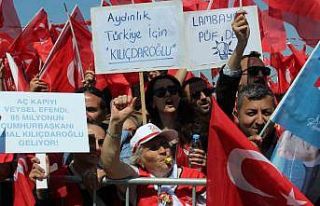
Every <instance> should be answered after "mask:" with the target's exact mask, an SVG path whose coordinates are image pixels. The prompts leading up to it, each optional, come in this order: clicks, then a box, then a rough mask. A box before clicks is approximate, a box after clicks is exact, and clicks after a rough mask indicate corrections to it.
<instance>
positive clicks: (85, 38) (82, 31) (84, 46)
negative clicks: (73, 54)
mask: <svg viewBox="0 0 320 206" xmlns="http://www.w3.org/2000/svg"><path fill="white" fill-rule="evenodd" d="M70 21H71V24H72V28H73V31H74V35H75V40H76V42H77V45H78V49H79V54H80V59H81V63H82V68H83V72H84V73H85V72H86V71H87V70H93V67H94V61H93V60H94V56H93V51H92V47H91V45H92V35H91V32H90V31H89V30H88V29H87V27H86V26H83V25H82V24H81V23H80V22H79V21H77V20H76V19H75V18H73V17H70Z"/></svg>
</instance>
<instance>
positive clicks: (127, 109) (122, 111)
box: [110, 95, 137, 124]
mask: <svg viewBox="0 0 320 206" xmlns="http://www.w3.org/2000/svg"><path fill="white" fill-rule="evenodd" d="M136 99H137V98H136V97H133V98H132V97H131V96H127V95H120V96H118V97H117V98H114V99H113V100H112V101H111V116H110V122H113V123H116V124H118V123H123V122H124V121H125V120H126V119H127V118H128V116H129V115H130V114H131V113H132V112H133V110H134V105H135V102H136Z"/></svg>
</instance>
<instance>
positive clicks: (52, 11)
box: [14, 0, 100, 26]
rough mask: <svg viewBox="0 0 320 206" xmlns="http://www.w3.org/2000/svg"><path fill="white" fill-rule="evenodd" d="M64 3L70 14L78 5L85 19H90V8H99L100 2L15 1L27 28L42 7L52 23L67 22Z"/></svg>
mask: <svg viewBox="0 0 320 206" xmlns="http://www.w3.org/2000/svg"><path fill="white" fill-rule="evenodd" d="M64 3H66V5H67V9H68V12H69V13H71V11H72V9H73V8H74V6H75V5H78V6H79V8H80V10H81V12H82V13H83V15H84V17H85V19H89V18H90V7H95V6H99V5H100V0H64V1H62V0H14V5H15V7H16V10H17V13H18V16H19V18H20V21H21V25H22V26H25V25H26V24H27V23H28V22H29V21H30V20H31V18H32V17H33V16H34V15H35V14H36V12H37V11H39V9H40V8H41V7H43V8H44V9H45V10H46V12H47V13H48V16H49V21H50V22H51V23H64V22H65V21H66V20H67V15H66V12H65V9H64Z"/></svg>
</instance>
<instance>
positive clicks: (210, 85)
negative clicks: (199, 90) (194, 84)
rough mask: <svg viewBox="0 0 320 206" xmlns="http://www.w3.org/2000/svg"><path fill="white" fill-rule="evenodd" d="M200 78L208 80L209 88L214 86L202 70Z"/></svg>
mask: <svg viewBox="0 0 320 206" xmlns="http://www.w3.org/2000/svg"><path fill="white" fill-rule="evenodd" d="M200 78H201V79H203V80H204V81H205V82H206V85H207V87H208V88H213V85H212V83H211V82H210V81H209V79H208V78H207V77H206V76H205V75H204V74H203V73H202V72H200Z"/></svg>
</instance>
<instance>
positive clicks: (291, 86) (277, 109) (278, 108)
mask: <svg viewBox="0 0 320 206" xmlns="http://www.w3.org/2000/svg"><path fill="white" fill-rule="evenodd" d="M319 45H320V41H319V42H318V44H317V46H316V47H315V48H314V49H313V51H312V53H311V55H310V56H312V55H313V54H314V52H315V51H316V50H317V48H318V47H319ZM309 61H311V58H308V59H307V61H306V63H305V64H304V65H303V67H302V69H301V70H300V71H299V73H298V75H297V77H296V78H295V79H294V81H293V82H292V84H291V85H290V87H289V89H288V90H287V92H286V93H285V95H284V96H283V98H282V99H281V101H280V103H279V104H278V106H277V107H276V109H275V110H274V111H273V113H272V115H271V117H270V118H269V120H268V122H267V123H266V125H265V126H264V128H263V129H262V130H261V132H260V136H262V135H263V134H264V132H265V130H266V129H267V127H268V126H269V124H270V122H272V119H274V117H275V116H276V115H277V113H278V112H279V110H280V108H281V107H282V105H283V104H284V102H285V101H286V99H287V97H288V95H289V93H290V91H291V90H292V88H293V87H294V86H295V85H296V84H297V81H298V79H299V77H300V76H301V74H302V71H303V70H304V68H305V67H306V65H307V64H308V62H309Z"/></svg>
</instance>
